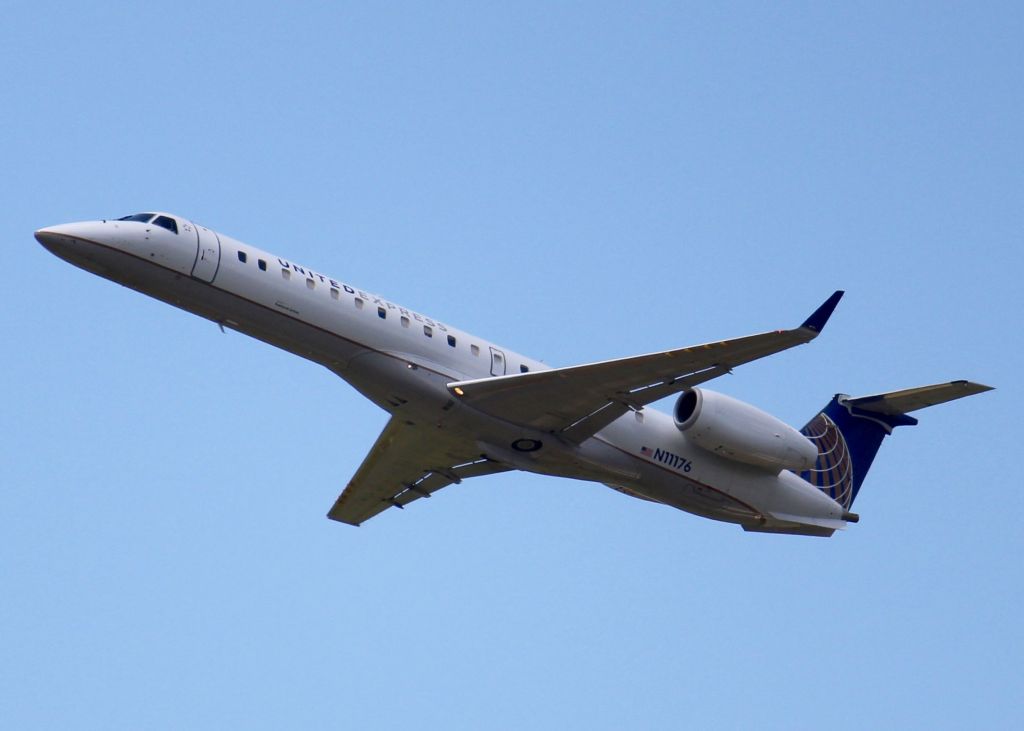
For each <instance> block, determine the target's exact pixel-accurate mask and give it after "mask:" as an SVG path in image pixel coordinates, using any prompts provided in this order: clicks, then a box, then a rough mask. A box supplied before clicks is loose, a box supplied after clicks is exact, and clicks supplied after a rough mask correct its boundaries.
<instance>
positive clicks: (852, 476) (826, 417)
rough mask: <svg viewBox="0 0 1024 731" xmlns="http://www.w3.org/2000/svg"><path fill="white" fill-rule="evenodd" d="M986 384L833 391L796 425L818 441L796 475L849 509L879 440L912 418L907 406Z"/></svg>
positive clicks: (957, 395)
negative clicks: (810, 460)
mask: <svg viewBox="0 0 1024 731" xmlns="http://www.w3.org/2000/svg"><path fill="white" fill-rule="evenodd" d="M990 390H992V387H991V386H983V385H982V384H980V383H971V382H969V381H953V382H952V383H939V384H936V385H934V386H921V387H920V388H909V389H906V390H904V391H891V392H889V393H881V394H876V395H874V396H861V397H860V398H850V397H849V396H847V395H845V394H836V396H834V397H833V398H832V401H830V402H829V404H828V406H826V407H825V408H824V410H822V411H821V413H819V414H818V415H817V416H816V417H814V418H813V419H811V421H810V422H809V423H808V424H807V426H805V427H804V428H803V429H801V430H800V433H801V434H803V435H804V436H805V437H807V438H808V439H810V440H811V441H812V442H813V443H814V444H815V445H816V446H817V447H818V460H817V462H816V463H815V465H814V467H813V468H812V469H810V470H806V471H804V472H801V473H800V477H802V478H803V479H805V480H807V481H808V482H810V483H811V484H812V485H814V486H815V487H817V488H818V489H819V490H821V491H822V492H824V493H825V494H826V495H828V496H829V497H831V498H832V499H833V500H835V501H836V502H837V503H839V504H840V505H842V506H843V508H845V509H846V510H849V509H850V506H851V505H853V501H854V500H855V499H856V498H857V493H858V492H860V486H861V484H863V482H864V476H865V475H866V474H867V472H868V469H869V468H870V467H871V463H872V461H873V460H874V459H875V454H877V453H878V448H879V447H880V446H881V444H882V440H883V439H884V438H885V437H886V436H887V435H889V434H892V430H893V429H895V428H896V427H897V426H913V425H914V424H917V419H915V418H914V417H912V416H907V413H908V412H911V411H916V410H917V409H923V408H925V407H926V406H934V405H936V404H941V403H945V402H946V401H953V400H954V399H958V398H963V397H964V396H972V395H974V394H976V393H982V392H984V391H990Z"/></svg>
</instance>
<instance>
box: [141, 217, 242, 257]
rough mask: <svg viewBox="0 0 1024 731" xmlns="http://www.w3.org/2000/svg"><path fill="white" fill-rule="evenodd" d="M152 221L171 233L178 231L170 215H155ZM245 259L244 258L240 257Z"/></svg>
mask: <svg viewBox="0 0 1024 731" xmlns="http://www.w3.org/2000/svg"><path fill="white" fill-rule="evenodd" d="M153 223H155V224H156V225H157V226H160V227H161V228H166V229H167V230H168V231H170V232H171V233H172V234H176V233H178V224H177V223H176V222H175V221H174V219H173V218H171V217H170V216H157V217H156V218H154V219H153ZM242 261H245V259H242Z"/></svg>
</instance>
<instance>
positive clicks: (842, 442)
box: [35, 211, 991, 537]
mask: <svg viewBox="0 0 1024 731" xmlns="http://www.w3.org/2000/svg"><path fill="white" fill-rule="evenodd" d="M35 238H36V239H37V240H38V241H39V243H40V244H42V245H43V246H44V247H45V248H46V249H48V250H49V251H50V252H52V253H53V254H55V255H56V256H58V257H60V258H61V259H64V260H66V261H68V262H70V263H71V264H74V265H75V266H77V267H80V268H82V269H84V270H86V271H88V272H91V273H93V274H97V275H99V276H101V277H104V278H106V279H109V280H112V281H114V282H117V283H118V284H121V285H124V286H126V287H129V288H131V289H135V290H137V291H139V292H142V293H144V294H147V295H149V296H151V297H154V298H156V299H158V300H161V301H163V302H166V303H168V304H171V305H174V306H175V307H179V308H181V309H183V310H186V311H188V312H191V313H194V314H196V315H199V316H200V317H204V318H206V319H208V320H211V321H213V322H214V323H216V324H217V325H219V326H220V327H221V329H222V330H223V329H224V328H231V329H233V330H236V331H238V332H241V333H244V334H246V335H250V336H252V337H254V338H257V339H259V340H262V341H264V342H267V343H270V344H271V345H275V346H277V347H279V348H282V349H284V350H286V351H289V352H291V353H294V354H295V355H298V356H301V357H303V358H307V359H309V360H311V361H313V362H315V363H319V364H321V365H323V366H326V367H327V368H329V369H330V370H331V371H333V372H334V373H336V374H337V375H339V376H341V377H342V378H343V379H345V380H346V381H347V382H348V383H349V384H351V385H352V386H353V387H355V389H356V390H357V391H359V392H360V393H362V394H363V395H364V396H366V397H367V398H368V399H370V400H371V401H373V402H374V403H375V404H377V405H378V406H380V407H381V408H383V409H384V410H386V411H387V412H388V413H389V414H390V415H391V418H390V420H389V421H388V423H387V425H386V426H385V427H384V430H383V432H382V433H381V434H380V436H379V437H378V438H377V441H376V443H375V444H374V445H373V448H372V449H371V450H370V452H369V454H368V455H367V456H366V458H365V459H364V460H363V462H362V464H361V465H360V467H359V468H358V470H357V471H356V473H355V475H354V476H353V477H352V479H351V481H350V482H349V483H348V485H347V486H346V487H345V488H344V490H343V491H342V492H341V494H340V496H339V497H338V498H337V500H336V501H335V502H334V505H333V506H332V507H331V509H330V511H329V512H328V514H327V515H328V517H329V518H331V519H333V520H336V521H340V522H342V523H347V524H350V525H355V526H358V525H360V524H362V523H364V522H365V521H367V520H369V519H370V518H373V517H374V516H376V515H378V514H379V513H381V512H383V511H384V510H387V509H388V508H392V507H395V508H403V509H404V508H405V507H407V506H408V505H409V504H410V503H413V502H414V501H416V500H419V499H421V498H429V497H431V496H432V495H433V494H434V493H435V492H437V491H438V490H440V489H441V488H443V487H446V486H448V485H451V484H455V483H460V482H462V481H463V480H465V479H469V478H471V477H481V476H483V475H492V474H497V473H501V472H507V471H510V470H523V471H526V472H533V473H538V474H542V475H552V476H556V477H567V478H574V479H579V480H587V481H592V482H597V483H602V484H604V485H607V486H608V487H611V488H613V489H615V490H618V491H619V492H621V493H624V494H626V495H629V496H632V497H636V498H640V499H643V500H649V501H653V502H656V503H662V504H664V505H668V506H671V507H674V508H678V509H680V510H684V511H687V512H689V513H693V514H695V515H698V516H702V517H706V518H711V519H714V520H718V521H724V522H728V523H734V524H738V525H739V526H741V527H742V528H743V529H744V530H746V531H753V532H762V533H783V534H796V535H809V536H822V537H827V536H831V535H832V534H833V533H834V532H835V531H836V530H841V529H845V528H846V527H847V525H848V524H849V523H856V522H857V521H858V520H859V516H858V515H857V514H856V513H854V512H852V510H851V508H852V506H853V502H854V500H855V499H856V497H857V494H858V492H859V491H860V488H861V485H862V483H863V481H864V477H865V475H866V473H867V471H868V468H869V467H870V466H871V463H872V460H873V459H874V457H875V454H876V453H877V451H878V449H879V446H880V445H881V443H882V440H883V439H884V437H885V436H886V435H888V434H891V433H892V430H893V429H894V428H896V427H898V426H909V425H914V424H916V423H917V419H915V418H914V417H912V416H910V415H909V413H910V412H912V411H916V410H918V409H922V408H925V407H927V406H933V405H935V404H940V403H944V402H947V401H952V400H954V399H959V398H963V397H965V396H970V395H973V394H977V393H981V392H984V391H989V390H991V387H989V386H985V385H982V384H979V383H972V382H969V381H964V380H958V381H952V382H948V383H939V384H934V385H929V386H922V387H918V388H910V389H905V390H900V391H892V392H888V393H879V394H874V395H869V396H861V397H850V396H848V395H846V394H836V395H835V396H834V397H833V398H832V399H831V401H829V403H828V404H827V405H826V406H825V407H824V408H823V409H822V410H821V411H820V412H819V413H818V414H816V415H815V416H814V417H813V418H812V419H811V420H810V421H809V422H808V423H807V424H806V425H805V426H804V427H803V428H802V429H800V430H797V429H795V428H793V427H791V426H789V425H787V424H784V423H783V422H782V421H781V420H779V419H777V418H776V417H774V416H771V415H769V414H767V413H766V412H764V411H761V410H760V409H758V408H756V407H754V406H752V405H750V404H747V403H744V402H742V401H739V400H737V399H734V398H732V397H730V396H727V395H725V394H722V393H718V392H716V391H711V390H709V389H707V388H704V387H702V386H701V385H700V384H703V383H705V382H707V381H710V380H712V379H714V378H717V377H719V376H721V375H724V374H727V373H730V372H731V371H732V370H733V369H734V368H736V367H737V366H740V365H742V364H745V363H749V362H751V361H754V360H757V359H759V358H764V357H766V356H769V355H772V354H774V353H778V352H780V351H783V350H787V349H789V348H792V347H795V346H797V345H802V344H805V343H808V342H810V341H811V340H813V339H815V338H816V337H817V336H818V335H819V334H820V333H821V331H822V328H824V326H825V324H826V322H828V319H829V317H830V316H831V315H832V312H833V310H834V309H835V307H836V305H837V304H838V303H839V300H840V298H841V297H842V296H843V291H842V290H840V291H836V292H835V293H833V294H832V295H831V296H830V297H828V299H826V300H825V301H824V303H822V304H821V306H819V307H818V308H817V309H816V310H815V311H814V312H813V313H811V315H810V316H809V317H807V319H806V320H804V321H803V322H802V323H801V324H800V325H799V326H798V327H795V328H791V329H785V330H775V331H771V332H764V333H760V334H756V335H749V336H746V337H740V338H734V339H730V340H722V341H718V342H711V343H705V344H700V345H693V346H690V347H683V348H676V349H673V350H666V351H662V352H656V353H650V354H646V355H637V356H633V357H627V358H618V359H614V360H606V361H601V362H596V363H587V364H584V365H576V366H569V367H565V368H552V367H549V366H547V365H545V364H544V363H542V362H540V361H537V360H534V359H532V358H528V357H526V356H524V355H521V354H519V353H515V352H513V351H511V350H509V349H508V348H505V347H503V346H501V345H498V344H496V343H493V342H490V341H487V340H484V339H483V338H479V337H477V336H475V335H470V334H469V333H466V332H463V331H461V330H458V329H456V328H455V327H453V326H451V325H449V324H447V323H445V322H442V321H440V320H438V319H436V318H431V317H427V316H426V315H423V314H421V313H419V312H416V311H414V310H410V309H407V308H405V307H402V306H400V305H398V304H395V303H394V302H392V301H391V300H389V299H386V298H384V297H381V296H379V295H376V294H373V293H370V292H366V291H364V290H362V289H359V288H357V287H354V286H351V285H349V284H347V283H346V282H343V281H341V280H338V279H334V278H332V277H329V276H327V275H325V274H321V273H320V272H318V271H316V270H313V269H310V268H309V267H306V266H304V265H300V264H296V263H295V262H292V261H290V260H288V259H284V258H281V257H278V256H275V255H273V254H270V253H267V252H266V251H263V250H260V249H257V248H256V247H253V246H249V245H248V244H244V243H242V242H240V241H236V240H235V239H232V238H230V237H228V236H225V235H224V234H220V233H218V232H216V231H213V230H211V229H209V228H207V227H205V226H201V225H199V224H197V223H195V222H193V221H190V220H188V219H185V218H182V217H181V216H177V215H173V214H170V213H165V212H158V211H153V212H144V213H137V214H133V215H129V216H125V217H123V218H119V219H116V220H113V219H103V220H97V221H86V222H80V223H69V224H63V225H58V226H51V227H48V228H41V229H39V230H38V231H36V232H35ZM677 394H678V397H677V399H676V401H675V404H674V407H673V409H672V413H671V414H667V413H664V412H662V411H658V410H655V409H653V408H649V405H650V404H652V403H653V402H655V401H659V400H661V399H664V398H666V397H669V396H673V395H677Z"/></svg>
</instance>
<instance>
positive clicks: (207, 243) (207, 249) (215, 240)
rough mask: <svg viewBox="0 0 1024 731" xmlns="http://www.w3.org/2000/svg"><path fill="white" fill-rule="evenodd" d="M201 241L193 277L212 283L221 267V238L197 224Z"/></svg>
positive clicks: (197, 244)
mask: <svg viewBox="0 0 1024 731" xmlns="http://www.w3.org/2000/svg"><path fill="white" fill-rule="evenodd" d="M196 232H197V233H198V234H199V239H198V241H197V243H196V261H195V263H194V264H193V265H192V276H193V277H195V278H196V279H202V280H203V281H204V282H212V281H213V278H214V277H215V276H217V268H218V267H219V266H220V238H219V237H218V236H217V234H216V232H214V231H211V230H210V229H208V228H206V226H200V225H199V224H196Z"/></svg>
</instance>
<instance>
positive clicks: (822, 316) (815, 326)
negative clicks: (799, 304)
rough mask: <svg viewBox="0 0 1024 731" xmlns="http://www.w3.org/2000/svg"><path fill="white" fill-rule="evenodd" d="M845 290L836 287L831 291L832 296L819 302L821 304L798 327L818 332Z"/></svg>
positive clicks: (830, 315)
mask: <svg viewBox="0 0 1024 731" xmlns="http://www.w3.org/2000/svg"><path fill="white" fill-rule="evenodd" d="M844 294H846V292H845V291H844V290H842V289H837V290H836V291H835V292H833V293H832V296H831V297H829V298H828V299H827V300H825V301H824V302H822V303H821V306H820V307H819V308H818V309H816V310H815V311H814V312H812V313H811V316H810V317H808V318H807V319H806V320H804V323H803V325H801V326H800V327H802V328H804V329H806V330H811V331H813V332H816V333H820V332H821V331H822V329H823V328H824V327H825V323H827V322H828V318H830V317H832V313H833V311H835V309H836V305H838V304H839V300H841V299H842V298H843V295H844Z"/></svg>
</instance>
